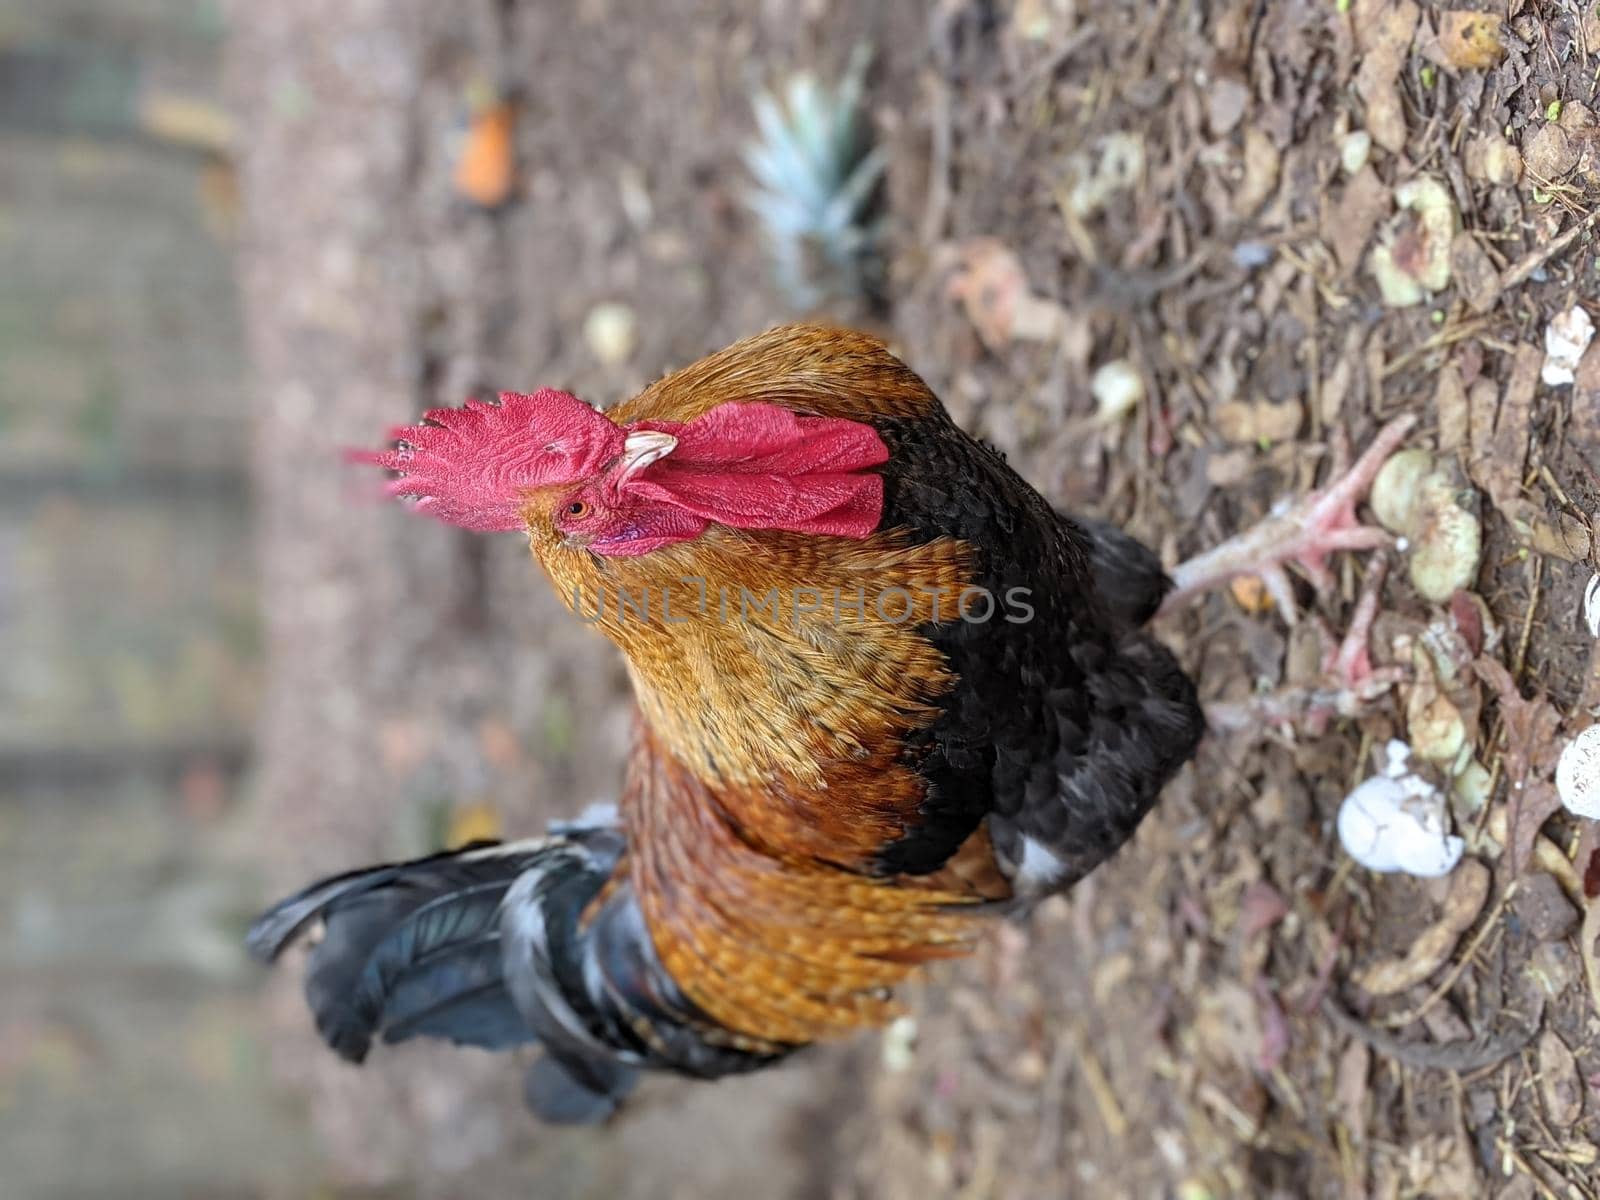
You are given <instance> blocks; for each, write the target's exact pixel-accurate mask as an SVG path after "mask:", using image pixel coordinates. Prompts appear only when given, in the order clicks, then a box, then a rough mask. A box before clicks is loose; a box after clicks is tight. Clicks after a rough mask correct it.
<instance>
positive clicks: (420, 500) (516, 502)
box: [351, 388, 625, 533]
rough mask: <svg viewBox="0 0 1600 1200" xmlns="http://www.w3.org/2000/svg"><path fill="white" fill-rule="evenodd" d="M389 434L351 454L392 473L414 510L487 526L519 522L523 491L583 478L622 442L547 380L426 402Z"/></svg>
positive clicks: (395, 490)
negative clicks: (418, 417)
mask: <svg viewBox="0 0 1600 1200" xmlns="http://www.w3.org/2000/svg"><path fill="white" fill-rule="evenodd" d="M391 436H392V437H393V438H394V439H395V441H396V442H397V443H398V445H396V446H395V448H394V449H392V450H382V451H365V452H358V453H356V454H353V455H351V457H352V458H353V459H355V460H356V461H358V462H367V463H373V464H375V465H376V466H380V467H387V468H388V469H389V470H391V471H398V472H399V473H400V477H399V478H398V479H395V480H392V481H390V483H389V487H388V490H389V494H390V495H392V496H411V497H414V498H415V499H416V508H417V511H419V512H425V513H427V514H428V515H429V516H433V517H437V518H438V519H439V520H441V521H448V522H449V523H450V524H452V525H459V526H461V527H462V528H463V529H475V530H479V531H481V532H486V533H492V532H500V531H505V530H512V529H521V528H522V517H521V515H520V510H521V508H522V505H523V503H524V500H525V498H526V496H527V493H528V492H529V490H531V489H533V488H538V487H545V486H548V485H550V484H558V483H569V482H575V481H577V480H580V479H585V478H588V477H589V476H590V475H592V474H594V473H595V472H596V471H598V470H599V469H600V468H601V467H603V466H604V465H605V464H606V463H607V462H609V461H610V460H611V459H613V458H615V457H616V456H617V455H618V454H620V453H621V452H622V447H623V442H624V440H625V439H624V435H623V432H622V430H620V429H618V428H617V427H616V425H614V424H613V423H612V422H611V421H610V420H609V419H607V418H606V417H605V416H603V415H602V414H601V413H598V412H596V411H595V410H594V409H592V408H590V407H589V406H588V405H587V404H585V403H584V402H583V401H582V400H579V399H578V398H577V397H576V396H570V395H568V394H567V393H566V392H558V391H555V390H554V389H553V388H541V389H540V390H539V391H537V392H535V393H533V395H531V396H528V395H523V394H522V393H520V392H501V393H500V403H498V404H489V403H486V402H485V401H482V400H468V401H467V402H466V404H464V405H463V406H462V407H460V408H435V409H431V410H430V411H429V412H427V413H425V414H424V415H423V423H422V424H419V425H406V426H402V427H401V428H399V429H396V430H394V432H393V433H392V434H391Z"/></svg>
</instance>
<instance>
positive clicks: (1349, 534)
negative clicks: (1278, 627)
mask: <svg viewBox="0 0 1600 1200" xmlns="http://www.w3.org/2000/svg"><path fill="white" fill-rule="evenodd" d="M1415 423H1416V418H1415V417H1412V416H1409V415H1408V416H1403V417H1396V418H1395V419H1394V420H1393V421H1390V422H1389V423H1388V424H1387V425H1385V426H1384V427H1383V428H1382V429H1381V430H1380V431H1379V432H1378V436H1377V437H1375V438H1373V439H1372V444H1371V445H1370V446H1368V447H1367V449H1366V452H1365V453H1363V454H1362V455H1361V457H1360V458H1358V459H1357V460H1356V462H1355V465H1353V466H1351V467H1350V468H1349V469H1348V470H1340V469H1339V468H1340V467H1341V466H1342V460H1343V459H1344V457H1345V456H1344V455H1343V454H1342V453H1340V452H1339V451H1338V448H1337V447H1336V448H1335V455H1334V459H1335V462H1334V467H1335V470H1334V477H1333V479H1332V481H1331V482H1330V483H1328V484H1327V485H1326V486H1325V487H1322V488H1319V489H1317V490H1316V491H1313V492H1312V493H1311V494H1310V495H1308V496H1305V497H1303V498H1302V499H1300V500H1298V501H1296V502H1294V503H1292V504H1288V505H1284V506H1282V508H1281V509H1279V510H1275V511H1274V512H1272V513H1271V514H1270V515H1269V516H1267V517H1266V519H1265V520H1263V521H1262V522H1261V523H1260V524H1258V525H1256V526H1255V527H1254V528H1252V529H1249V530H1246V531H1245V532H1244V533H1241V534H1239V535H1237V536H1236V537H1232V538H1229V539H1228V540H1227V541H1226V542H1223V543H1222V544H1221V545H1220V546H1217V547H1215V548H1213V549H1211V550H1208V551H1206V552H1205V553H1204V554H1201V555H1198V556H1197V557H1195V558H1192V559H1190V560H1189V561H1188V562H1186V563H1183V564H1181V565H1180V566H1179V567H1177V569H1175V570H1174V571H1173V572H1172V584H1173V587H1172V591H1171V592H1169V593H1168V594H1167V598H1166V600H1165V601H1164V602H1163V603H1162V605H1161V614H1166V613H1170V612H1172V611H1173V610H1174V609H1176V608H1177V607H1178V606H1179V605H1180V604H1182V603H1183V602H1184V601H1186V600H1188V599H1189V598H1190V597H1191V596H1193V595H1195V594H1196V593H1198V592H1202V591H1206V590H1208V589H1209V588H1213V587H1216V586H1217V585H1218V584H1222V583H1225V582H1227V581H1228V580H1229V579H1232V578H1234V577H1236V576H1239V575H1259V576H1261V579H1262V582H1263V583H1264V584H1265V585H1266V587H1267V590H1268V592H1269V593H1270V594H1271V595H1272V598H1273V600H1274V601H1276V602H1277V604H1278V606H1279V607H1280V608H1281V609H1282V610H1283V615H1284V619H1285V620H1287V621H1289V622H1290V623H1293V621H1294V620H1295V607H1294V603H1293V594H1292V591H1291V589H1290V587H1289V580H1288V576H1287V575H1286V574H1285V573H1284V570H1283V567H1284V564H1286V563H1294V564H1295V565H1296V566H1298V567H1299V568H1300V569H1301V570H1303V571H1304V572H1305V573H1306V575H1307V576H1308V577H1309V578H1310V579H1311V582H1312V584H1313V585H1314V586H1315V587H1316V588H1317V589H1318V590H1319V591H1325V590H1327V589H1328V588H1329V587H1330V586H1332V583H1333V576H1332V574H1331V573H1330V572H1329V570H1328V565H1327V561H1328V555H1330V554H1332V553H1333V552H1334V551H1337V550H1370V549H1377V548H1380V547H1385V546H1389V545H1391V544H1392V543H1393V539H1392V538H1391V537H1390V536H1389V535H1388V534H1387V533H1385V532H1384V531H1383V530H1381V529H1375V528H1373V527H1372V526H1369V525H1363V524H1362V523H1361V522H1360V520H1359V519H1358V518H1357V517H1356V505H1357V503H1359V502H1360V500H1361V498H1362V497H1363V496H1365V495H1366V494H1367V490H1368V489H1369V488H1370V487H1371V486H1372V481H1373V479H1374V478H1376V477H1377V474H1378V471H1379V469H1380V468H1381V467H1382V466H1383V464H1384V463H1385V462H1387V461H1388V459H1389V456H1390V455H1391V454H1393V453H1394V452H1395V450H1397V449H1398V448H1399V446H1400V443H1401V442H1402V441H1404V440H1405V436H1406V434H1407V433H1409V432H1410V431H1411V427H1412V426H1413V425H1414V424H1415Z"/></svg>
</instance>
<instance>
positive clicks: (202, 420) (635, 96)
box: [0, 0, 861, 1197]
mask: <svg viewBox="0 0 1600 1200" xmlns="http://www.w3.org/2000/svg"><path fill="white" fill-rule="evenodd" d="M739 9H740V6H738V5H722V4H711V5H707V4H698V3H687V2H685V3H675V4H669V5H664V6H659V7H653V8H651V9H650V10H649V14H648V17H647V18H646V17H640V18H639V19H636V20H627V21H624V20H621V19H619V13H618V12H617V11H614V6H612V5H609V4H606V3H597V2H592V0H585V2H584V3H573V4H566V3H555V4H512V3H499V2H498V0H476V2H474V3H467V4H461V5H454V4H452V5H436V4H432V3H427V2H425V0H360V2H352V3H342V4H339V5H334V6H326V5H323V4H320V3H310V2H308V0H284V2H281V3H280V2H277V0H275V2H274V3H271V4H240V5H237V6H234V7H231V8H230V6H228V5H227V4H226V3H223V2H221V0H137V2H133V0H122V2H119V0H49V2H48V3H39V2H37V0H0V664H3V665H0V995H3V996H4V997H5V999H4V1002H3V1003H0V1163H4V1164H5V1166H4V1173H5V1174H4V1180H5V1182H4V1184H3V1185H0V1193H3V1194H5V1195H7V1196H11V1195H21V1196H27V1197H32V1196H47V1197H77V1196H103V1195H104V1196H110V1195H115V1196H144V1195H149V1196H162V1197H165V1196H176V1195H195V1196H242V1195H263V1196H299V1195H307V1194H312V1193H313V1192H315V1191H318V1190H319V1189H320V1193H319V1194H340V1195H345V1194H352V1195H353V1194H359V1195H377V1194H382V1195H413V1194H428V1195H468V1196H471V1195H498V1194H524V1189H525V1188H526V1187H527V1186H528V1183H529V1181H530V1180H536V1181H537V1182H538V1187H539V1191H538V1194H539V1195H541V1196H551V1197H554V1196H569V1195H570V1196H590V1195H593V1196H601V1195H604V1196H612V1195H636V1196H640V1197H654V1196H659V1195H671V1194H684V1195H689V1194H694V1195H749V1194H755V1193H756V1192H760V1193H761V1194H765V1195H773V1194H790V1193H798V1192H801V1191H808V1190H813V1185H814V1184H815V1180H814V1179H813V1172H812V1170H811V1168H810V1167H808V1166H807V1159H808V1156H809V1155H810V1152H811V1150H812V1148H813V1147H814V1146H816V1145H820V1142H818V1141H817V1140H816V1138H817V1136H820V1134H817V1135H816V1136H814V1132H815V1131H817V1130H821V1129H822V1128H823V1127H824V1126H826V1125H827V1124H828V1122H827V1121H825V1120H824V1119H823V1118H822V1117H821V1116H820V1115H819V1114H820V1113H821V1111H822V1109H823V1108H824V1106H825V1105H827V1104H828V1103H830V1102H829V1101H827V1100H825V1099H824V1098H823V1097H825V1096H826V1094H827V1093H828V1092H830V1091H832V1090H834V1089H835V1088H837V1087H842V1086H844V1085H843V1082H842V1079H841V1080H839V1081H838V1082H824V1081H825V1080H829V1079H832V1078H833V1077H834V1076H836V1075H837V1074H838V1065H839V1061H840V1060H830V1059H828V1058H827V1057H826V1056H822V1057H820V1058H818V1059H817V1060H814V1061H813V1063H812V1065H811V1066H810V1067H809V1068H807V1067H805V1066H802V1067H801V1068H798V1069H796V1070H794V1071H791V1072H786V1073H781V1074H779V1075H777V1076H774V1077H772V1078H768V1079H765V1080H762V1081H734V1082H733V1083H731V1084H729V1085H726V1086H724V1087H721V1088H718V1089H714V1090H713V1089H693V1088H689V1089H681V1090H680V1089H677V1088H675V1087H674V1086H673V1085H671V1084H670V1083H669V1084H658V1085H655V1090H653V1091H652V1090H651V1089H647V1090H646V1092H645V1094H644V1096H643V1097H642V1101H641V1103H640V1104H639V1105H638V1106H637V1108H636V1115H635V1116H634V1117H633V1118H632V1119H631V1120H630V1122H629V1123H628V1125H627V1127H626V1129H623V1130H619V1131H603V1132H592V1131H591V1132H588V1133H578V1134H572V1135H563V1136H561V1137H559V1138H558V1137H552V1136H549V1135H545V1134H541V1132H540V1131H538V1130H537V1129H536V1128H535V1127H534V1126H533V1125H532V1123H531V1122H530V1121H529V1120H528V1119H527V1118H526V1117H525V1115H524V1114H523V1112H522V1110H521V1107H520V1104H519V1097H518V1094H517V1089H518V1082H519V1073H518V1071H517V1069H516V1067H515V1065H514V1064H512V1063H510V1062H507V1061H503V1060H501V1061H497V1060H494V1059H491V1058H490V1057H489V1056H487V1055H482V1054H477V1053H475V1052H461V1051H456V1050H453V1049H450V1048H444V1047H407V1048H404V1049H402V1050H400V1051H399V1052H388V1053H379V1054H378V1055H376V1056H375V1059H374V1061H373V1062H372V1063H369V1064H368V1065H367V1066H366V1067H365V1068H363V1069H362V1070H361V1071H359V1072H358V1071H356V1070H354V1069H352V1068H350V1067H348V1066H347V1065H345V1064H342V1063H339V1062H337V1061H336V1060H334V1059H333V1058H332V1056H331V1055H328V1054H327V1053H326V1051H325V1050H324V1048H323V1047H322V1046H321V1045H320V1043H318V1042H317V1041H316V1039H315V1036H314V1033H313V1031H312V1030H311V1028H310V1024H309V1020H308V1018H307V1016H306V1014H305V1011H304V1008H303V1006H302V1005H301V1004H300V1001H299V978H298V964H297V963H293V964H290V965H289V967H288V968H287V969H285V970H280V971H278V972H275V973H272V974H270V975H269V974H267V973H265V972H263V971H262V970H261V969H260V968H258V967H256V966H254V965H253V964H250V963H248V962H246V961H245V959H244V957H243V954H242V952H241V947H240V936H241V934H242V932H243V929H244V928H245V925H246V923H247V922H248V920H249V918H250V916H251V915H252V913H253V912H254V911H255V910H256V909H257V908H258V907H259V906H260V905H261V904H263V903H264V902H265V901H267V900H269V899H271V898H272V897H273V895H275V894H278V893H281V891H282V890H284V889H288V888H293V887H297V886H299V885H300V884H301V883H303V882H305V881H307V880H308V879H309V878H311V877H312V876H313V875H315V874H316V873H319V872H323V871H326V870H334V869H341V868H344V867H347V866H350V865H353V864H355V863H357V862H367V861H371V860H373V859H374V858H384V857H395V856H399V855H408V854H415V853H421V852H426V851H428V850H431V849H433V848H435V847H437V846H439V845H441V844H443V843H446V842H450V841H453V840H460V839H463V838H466V837H470V836H473V835H482V834H493V833H497V832H501V831H505V832H507V833H509V834H513V835H516V834H522V833H526V832H530V831H532V830H535V829H537V828H539V827H541V826H542V825H543V823H544V821H545V820H546V819H548V818H549V817H551V816H554V815H561V814H567V813H572V812H575V811H577V810H578V809H579V808H581V807H582V806H583V805H585V804H587V803H589V802H590V801H592V800H595V799H600V798H606V797H608V796H609V795H610V794H612V790H613V789H614V785H615V779H616V774H617V763H618V761H619V756H620V751H621V747H622V746H623V745H624V744H625V731H626V724H627V712H626V709H625V703H624V695H625V686H624V680H623V676H622V671H621V668H620V665H619V663H618V662H617V660H616V659H615V657H614V656H613V655H612V654H611V653H610V652H609V651H608V649H607V648H606V647H605V646H604V645H603V644H601V643H600V642H599V639H597V638H592V637H591V636H590V635H588V634H579V633H577V632H576V629H575V627H573V626H570V625H567V624H563V623H562V617H563V615H564V614H562V613H561V610H560V608H559V605H558V603H557V601H556V600H555V598H554V597H553V596H550V595H548V594H547V589H546V588H544V586H543V585H542V581H540V580H539V579H538V578H537V576H536V574H535V573H534V571H533V570H532V568H531V567H530V565H529V564H528V561H527V558H526V551H525V550H524V549H523V548H522V547H521V546H520V545H519V544H518V540H517V539H515V538H508V539H496V540H493V541H491V540H488V539H479V538H471V537H465V536H462V535H461V534H459V533H458V532H455V531H450V530H445V529H442V528H436V527H432V526H423V525H421V524H418V523H415V522H409V521H407V520H405V519H404V517H403V514H401V513H400V512H398V511H396V510H392V509H389V508H386V507H379V506H376V505H373V504H371V503H368V502H367V498H366V496H365V495H364V494H363V493H360V492H359V490H358V489H357V488H356V487H355V486H354V485H353V484H352V482H351V479H350V477H349V475H348V473H347V472H345V471H344V470H343V469H342V468H341V466H340V464H339V451H340V450H341V448H343V447H344V446H348V445H351V444H360V443H365V442H370V441H371V440H372V438H373V437H374V436H375V435H381V432H382V430H383V429H385V428H386V427H387V426H389V425H391V424H393V423H395V422H397V421H400V420H403V419H406V418H409V417H410V416H412V415H413V414H414V413H415V412H416V411H418V410H419V409H420V408H421V407H424V406H427V405H432V404H445V403H455V402H457V401H459V399H460V398H461V397H462V396H463V395H464V394H466V393H467V392H468V391H470V390H472V389H475V388H477V389H492V388H495V387H500V386H506V387H531V386H536V385H539V384H544V383H554V384H558V385H564V386H570V387H574V388H577V389H580V390H582V391H584V392H585V394H592V395H595V396H596V397H597V398H602V399H614V398H616V397H618V396H621V395H624V394H627V392H629V391H631V390H633V389H635V388H637V387H639V386H640V385H642V384H643V383H644V382H646V381H647V380H648V379H650V378H652V377H653V376H654V375H656V374H658V373H659V372H660V371H661V370H663V369H665V368H666V367H668V366H670V365H674V364H680V363H683V362H686V361H688V360H690V359H691V358H694V357H696V356H698V355H699V354H700V353H703V352H704V351H706V350H708V349H711V348H713V347H714V346H715V345H717V344H720V343H721V342H723V341H727V340H731V339H732V338H733V337H735V336H737V335H739V334H742V333H745V332H748V331H749V330H751V329H754V328H759V327H761V326H763V325H765V324H769V323H770V322H771V320H772V319H773V318H774V316H775V315H778V314H781V312H782V311H783V308H782V305H781V304H780V303H779V302H778V300H777V299H776V298H775V296H774V295H773V294H772V292H771V291H770V289H769V287H768V284H767V282H766V273H765V272H764V270H763V269H762V267H761V263H760V258H759V247H758V245H757V244H756V242H755V239H754V238H753V237H752V236H751V235H750V231H749V230H748V228H747V227H746V226H745V225H744V224H743V219H742V217H741V215H740V213H739V212H738V208H737V203H736V199H735V195H734V190H733V189H734V187H735V185H736V181H735V179H734V173H735V171H736V170H737V168H736V163H737V150H738V139H739V138H740V137H741V136H743V132H744V130H745V129H746V128H747V127H748V122H749V94H750V87H751V86H752V85H753V84H755V83H757V82H760V80H761V77H760V76H758V75H757V74H756V72H755V70H754V69H753V68H752V66H751V65H750V62H749V55H750V52H751V50H752V47H754V46H756V45H758V44H759V45H761V46H763V47H765V48H766V49H767V50H769V51H771V52H772V53H774V54H776V55H778V56H779V57H780V58H781V59H783V60H785V61H796V60H799V59H806V60H809V59H810V58H811V57H812V56H813V55H814V54H815V53H816V52H817V48H818V45H819V43H820V44H823V45H825V46H826V47H828V48H829V49H828V53H827V56H826V57H827V61H828V65H829V66H830V67H832V68H836V67H837V66H838V65H839V64H840V63H842V61H843V59H844V57H845V56H846V55H847V53H848V51H849V48H850V46H851V45H852V44H853V40H854V37H855V36H856V34H858V33H859V32H860V25H861V22H860V21H858V20H857V19H856V18H855V17H853V16H852V17H846V18H845V19H844V20H843V21H842V22H840V23H838V24H836V25H835V26H834V27H832V28H830V29H829V30H828V32H827V36H826V37H825V38H820V39H819V37H818V36H816V29H817V22H816V17H817V16H818V14H819V13H820V12H821V9H820V8H819V9H818V10H817V12H816V13H812V14H811V17H810V18H808V19H806V20H802V21H797V20H796V19H795V15H794V13H793V12H792V11H790V10H789V9H788V6H786V5H768V6H764V7H761V8H760V9H759V11H758V10H756V9H751V10H749V11H748V12H739V11H737V10H739ZM808 31H809V32H808ZM686 64H687V65H686ZM502 100H509V101H510V102H511V103H513V104H514V105H515V106H517V108H518V109H519V111H520V113H521V115H522V121H521V123H520V124H519V125H518V126H517V128H516V130H515V133H514V135H513V136H514V137H515V138H516V142H517V145H516V154H515V155H513V156H512V157H511V158H510V159H508V166H510V167H511V168H512V169H515V170H516V177H515V178H514V179H513V180H512V181H511V183H510V185H509V198H510V202H509V203H507V204H505V205H503V206H497V207H496V206H491V207H492V208H493V211H490V208H486V207H485V206H484V205H482V204H480V203H476V202H474V201H475V199H481V198H482V197H481V196H480V197H475V196H474V195H473V191H472V185H471V184H470V182H464V181H463V179H462V177H461V174H460V172H459V170H458V164H459V161H460V156H461V154H462V153H463V147H464V142H463V139H464V136H465V134H466V132H467V131H468V130H470V129H472V128H474V123H475V122H477V121H480V120H481V119H482V118H483V116H484V114H485V113H486V112H489V111H491V110H492V109H493V108H494V106H495V105H496V104H498V103H500V102H501V101H502ZM712 264H715V268H714V269H713V266H712ZM833 1106H834V1107H835V1108H837V1107H839V1105H837V1104H834V1105H833ZM817 1178H820V1176H817ZM774 1189H778V1190H777V1191H774Z"/></svg>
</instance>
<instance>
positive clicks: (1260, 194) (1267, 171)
mask: <svg viewBox="0 0 1600 1200" xmlns="http://www.w3.org/2000/svg"><path fill="white" fill-rule="evenodd" d="M1277 186H1278V148H1277V147H1276V146H1274V145H1273V144H1272V139H1271V138H1270V137H1268V136H1267V135H1266V133H1265V131H1263V130H1261V129H1259V128H1257V127H1256V126H1254V125H1252V126H1250V127H1249V128H1248V129H1246V130H1245V131H1244V179H1243V180H1242V181H1241V182H1240V184H1239V188H1238V190H1237V191H1235V192H1234V193H1233V211H1234V215H1235V216H1239V217H1248V216H1249V215H1250V214H1251V213H1253V212H1255V211H1256V209H1258V208H1260V207H1261V206H1262V205H1263V204H1264V203H1266V200H1267V197H1268V196H1270V195H1272V190H1273V189H1274V188H1275V187H1277Z"/></svg>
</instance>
